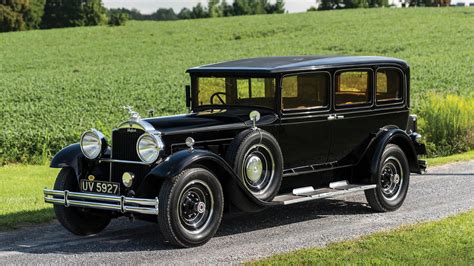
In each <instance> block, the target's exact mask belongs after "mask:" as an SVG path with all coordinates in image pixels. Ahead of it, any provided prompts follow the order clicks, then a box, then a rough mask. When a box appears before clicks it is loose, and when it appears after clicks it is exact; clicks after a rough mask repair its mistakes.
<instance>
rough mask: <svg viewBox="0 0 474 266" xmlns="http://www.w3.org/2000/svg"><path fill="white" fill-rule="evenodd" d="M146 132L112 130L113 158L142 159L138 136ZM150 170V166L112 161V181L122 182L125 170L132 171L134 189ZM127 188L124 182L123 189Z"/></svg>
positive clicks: (125, 129)
mask: <svg viewBox="0 0 474 266" xmlns="http://www.w3.org/2000/svg"><path fill="white" fill-rule="evenodd" d="M143 133H145V132H144V131H143V130H140V129H130V128H120V129H116V130H114V131H113V132H112V159H117V160H126V161H140V158H139V157H138V154H137V150H136V145H137V141H138V138H140V136H141V135H142V134H143ZM148 171H149V166H146V165H136V164H127V163H112V167H111V181H112V182H119V183H122V175H123V173H124V172H131V173H133V174H134V175H135V180H134V182H133V186H132V189H136V188H137V186H138V184H140V183H141V180H142V179H143V177H145V175H146V174H147V173H148ZM126 190H127V189H126V188H125V187H124V186H123V184H122V189H121V191H126Z"/></svg>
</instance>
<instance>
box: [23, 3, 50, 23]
mask: <svg viewBox="0 0 474 266" xmlns="http://www.w3.org/2000/svg"><path fill="white" fill-rule="evenodd" d="M45 3H46V0H29V5H28V8H27V9H26V11H25V13H24V14H23V18H24V20H25V23H26V28H27V29H39V28H40V25H41V18H42V17H43V14H44V4H45Z"/></svg>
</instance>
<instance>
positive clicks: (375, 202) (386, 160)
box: [365, 144, 410, 212]
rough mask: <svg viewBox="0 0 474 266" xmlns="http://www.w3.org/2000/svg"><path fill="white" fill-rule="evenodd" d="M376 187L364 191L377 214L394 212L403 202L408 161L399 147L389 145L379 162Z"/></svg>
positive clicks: (406, 185)
mask: <svg viewBox="0 0 474 266" xmlns="http://www.w3.org/2000/svg"><path fill="white" fill-rule="evenodd" d="M374 181H376V182H377V187H376V188H375V189H371V190H366V191H365V197H366V198H367V201H368V203H369V205H370V207H372V209H374V210H376V211H379V212H388V211H394V210H397V209H398V208H400V206H402V204H403V202H404V201H405V198H406V195H407V192H408V185H409V183H410V169H409V166H408V160H407V158H406V156H405V153H404V152H403V150H402V149H400V147H398V146H397V145H394V144H389V145H387V147H386V148H385V150H384V152H383V154H382V158H381V160H380V168H379V172H378V175H377V180H374Z"/></svg>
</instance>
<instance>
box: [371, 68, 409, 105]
mask: <svg viewBox="0 0 474 266" xmlns="http://www.w3.org/2000/svg"><path fill="white" fill-rule="evenodd" d="M376 88H377V95H376V99H377V103H386V102H394V101H401V100H402V95H403V94H402V92H403V91H402V88H403V77H402V73H401V72H400V71H399V70H397V69H394V68H386V69H379V70H377V86H376Z"/></svg>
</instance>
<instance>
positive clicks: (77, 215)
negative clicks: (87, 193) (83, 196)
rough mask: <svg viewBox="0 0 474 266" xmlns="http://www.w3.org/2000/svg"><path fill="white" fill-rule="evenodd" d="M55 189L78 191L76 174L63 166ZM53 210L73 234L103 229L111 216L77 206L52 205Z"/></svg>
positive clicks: (89, 233)
mask: <svg viewBox="0 0 474 266" xmlns="http://www.w3.org/2000/svg"><path fill="white" fill-rule="evenodd" d="M54 189H55V190H68V191H79V187H78V183H77V178H76V174H75V173H74V171H73V170H72V169H71V168H63V169H61V171H60V172H59V174H58V176H57V178H56V182H55V183H54ZM54 212H55V214H56V218H57V219H58V221H59V223H60V224H61V225H62V226H64V228H66V229H67V230H68V231H70V232H71V233H73V234H75V235H81V236H85V235H92V234H97V233H99V232H101V231H102V230H104V229H105V228H106V227H107V225H108V224H109V223H110V220H111V218H110V217H109V216H107V215H106V214H104V215H99V214H94V213H90V212H88V211H86V210H83V209H81V208H77V207H65V206H62V205H56V204H55V205H54Z"/></svg>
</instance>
